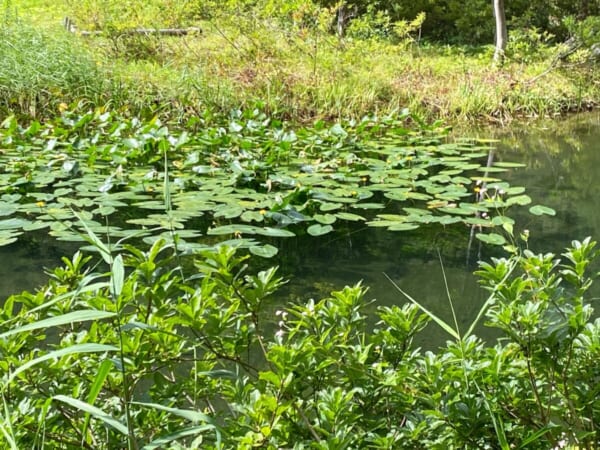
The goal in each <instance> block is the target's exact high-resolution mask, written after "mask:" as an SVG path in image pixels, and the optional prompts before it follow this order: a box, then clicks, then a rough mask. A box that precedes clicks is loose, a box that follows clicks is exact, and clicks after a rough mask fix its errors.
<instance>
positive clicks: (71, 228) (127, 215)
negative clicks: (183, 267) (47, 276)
mask: <svg viewBox="0 0 600 450" xmlns="http://www.w3.org/2000/svg"><path fill="white" fill-rule="evenodd" d="M210 120H213V123H207V121H210ZM214 122H215V119H210V118H208V119H202V118H196V119H195V120H193V121H191V122H190V123H188V126H187V130H184V131H178V132H172V131H171V130H169V128H168V127H167V126H166V125H165V124H162V123H161V122H160V121H159V120H158V119H153V120H150V121H148V122H144V121H141V120H139V119H137V118H133V119H129V118H126V117H122V116H119V115H118V114H117V113H115V112H110V111H106V112H105V111H103V110H96V111H90V112H87V113H83V114H81V113H79V114H77V113H72V112H67V111H65V112H64V113H63V114H62V115H61V116H60V117H59V118H58V119H57V120H54V121H50V122H47V123H44V124H41V123H39V122H36V121H32V122H31V123H29V124H28V125H27V126H23V125H21V124H20V123H19V122H18V121H17V120H16V119H15V118H14V117H9V118H8V119H6V120H5V121H4V122H3V124H2V129H1V130H0V142H1V143H2V147H3V150H2V153H1V154H0V161H2V163H3V171H2V173H0V185H1V187H0V215H1V216H4V217H5V219H3V220H0V244H1V245H7V244H10V243H12V242H14V241H15V240H16V239H17V238H18V236H19V235H20V234H21V233H23V232H28V231H32V230H39V229H45V228H48V229H49V233H50V234H51V235H53V236H55V237H56V238H57V239H67V240H81V237H80V235H81V233H82V232H84V230H83V229H82V227H81V226H80V225H78V220H77V219H76V217H75V215H76V214H78V215H79V217H81V219H82V220H83V221H84V223H85V224H86V226H87V227H89V228H90V229H92V230H94V231H96V232H102V233H104V232H105V231H106V227H107V226H110V234H111V235H112V236H114V237H118V238H121V237H125V236H136V237H138V238H143V239H144V240H145V241H146V242H147V243H151V242H154V241H155V240H156V239H157V237H159V236H163V237H166V238H167V239H171V238H172V236H171V232H172V231H173V230H176V231H177V234H178V236H179V238H180V241H179V243H180V245H182V246H185V245H188V246H190V247H195V248H203V247H204V244H202V243H199V242H198V238H199V237H200V236H203V235H208V236H214V237H219V236H226V237H230V238H243V239H242V240H239V242H238V245H240V244H242V243H243V244H245V245H246V246H247V247H249V248H251V249H254V251H255V252H257V253H258V252H260V253H263V254H264V255H269V254H273V252H274V251H275V249H274V247H273V246H270V247H266V248H265V247H264V246H263V247H261V246H260V242H259V241H258V240H257V239H258V238H259V237H261V236H262V237H269V238H274V237H287V236H294V235H295V234H304V233H306V234H309V235H312V236H319V235H323V234H326V233H330V232H332V231H334V229H335V227H336V226H337V224H339V223H343V222H348V221H350V222H362V223H364V224H365V225H366V226H372V227H385V228H387V229H388V230H392V231H402V230H412V229H415V228H418V227H419V226H421V225H423V224H439V225H442V226H448V225H452V224H456V223H462V224H464V225H467V226H471V227H475V228H476V229H477V230H480V232H479V233H477V237H478V238H480V239H482V240H483V241H485V242H490V243H496V244H503V243H504V239H503V238H501V236H500V235H499V234H497V233H494V234H488V233H485V230H491V229H493V228H494V227H498V226H504V227H509V226H511V224H512V221H511V219H510V218H508V217H507V216H506V213H507V211H508V208H509V207H511V206H513V205H527V204H529V203H531V199H530V198H529V197H528V196H527V195H526V194H524V188H522V187H515V186H510V185H509V184H508V183H507V182H506V181H502V180H501V179H500V178H498V174H500V173H501V172H504V171H507V170H509V169H511V168H515V167H519V166H520V165H519V164H513V163H510V162H506V161H502V160H499V161H494V160H493V159H492V158H491V156H492V154H493V147H491V143H490V142H482V141H479V142H475V141H467V140H451V139H448V138H447V136H446V131H447V130H445V129H444V128H443V127H441V126H440V125H439V124H437V125H434V126H433V127H431V126H427V125H425V124H424V123H422V122H421V123H419V119H418V117H416V116H414V115H410V114H409V113H408V112H403V113H402V114H400V115H395V116H386V117H365V118H364V119H363V120H361V121H359V122H355V121H349V122H346V123H336V124H333V125H328V124H325V123H324V122H317V123H316V124H315V125H314V126H313V127H310V128H297V129H294V128H292V127H290V126H289V125H288V124H285V123H281V122H278V121H274V120H270V119H269V118H268V117H266V116H265V115H264V114H263V113H261V112H260V111H258V110H253V111H244V112H241V111H237V112H234V113H232V115H231V116H230V117H228V118H226V120H223V119H219V120H216V123H214ZM531 211H532V213H534V214H553V211H552V210H551V209H549V208H545V207H541V206H535V207H533V208H532V209H531ZM259 248H261V250H259Z"/></svg>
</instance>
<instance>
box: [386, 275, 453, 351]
mask: <svg viewBox="0 0 600 450" xmlns="http://www.w3.org/2000/svg"><path fill="white" fill-rule="evenodd" d="M383 275H384V276H385V277H386V278H387V279H388V280H389V282H390V283H392V285H393V286H394V287H395V288H396V289H397V290H398V292H400V293H401V294H402V295H404V296H405V297H406V298H407V299H408V300H409V301H411V302H412V303H414V304H415V305H417V306H418V307H419V308H420V309H421V311H423V312H424V313H425V314H427V315H428V316H429V317H430V318H431V320H433V321H434V322H435V323H437V324H438V325H439V326H440V327H441V328H442V329H443V330H444V331H446V332H447V333H448V334H449V335H450V336H452V337H453V338H454V339H456V340H457V341H459V340H460V336H459V335H458V333H457V332H456V330H454V329H453V328H452V327H451V326H450V325H448V324H447V323H446V322H445V321H444V320H443V319H441V318H439V317H438V316H436V315H435V314H434V313H432V312H431V311H429V310H428V309H427V308H425V307H424V306H423V305H422V304H420V303H419V302H418V301H416V300H415V299H414V298H412V297H411V296H410V295H408V294H407V293H406V292H404V291H403V290H402V289H401V288H400V286H398V285H397V284H396V283H395V282H394V280H392V279H391V278H390V277H389V276H388V274H387V273H385V272H384V273H383Z"/></svg>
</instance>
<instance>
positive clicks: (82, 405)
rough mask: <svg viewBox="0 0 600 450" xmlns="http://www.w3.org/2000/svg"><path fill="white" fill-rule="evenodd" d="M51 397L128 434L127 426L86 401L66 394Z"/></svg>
mask: <svg viewBox="0 0 600 450" xmlns="http://www.w3.org/2000/svg"><path fill="white" fill-rule="evenodd" d="M52 398H53V399H54V400H58V401H60V402H63V403H66V404H67V405H71V406H73V407H74V408H77V409H78V410H80V411H83V412H84V413H87V414H90V415H91V416H93V417H95V418H96V419H100V420H101V421H102V422H104V424H105V425H108V426H109V427H112V428H114V429H115V430H117V431H118V432H119V433H121V434H124V435H125V436H127V435H128V434H129V432H128V431H127V427H126V426H125V425H124V424H123V423H121V422H119V421H118V420H117V419H115V418H114V417H112V416H110V415H108V414H107V413H105V412H104V411H102V410H101V409H100V408H98V407H96V406H93V405H90V404H89V403H86V402H82V401H81V400H77V399H76V398H73V397H67V396H66V395H55V396H54V397H52Z"/></svg>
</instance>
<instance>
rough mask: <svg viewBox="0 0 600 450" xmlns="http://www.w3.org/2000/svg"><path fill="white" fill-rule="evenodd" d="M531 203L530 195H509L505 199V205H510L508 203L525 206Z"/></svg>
mask: <svg viewBox="0 0 600 450" xmlns="http://www.w3.org/2000/svg"><path fill="white" fill-rule="evenodd" d="M530 203H531V197H529V195H525V194H523V195H517V196H516V197H510V198H509V199H508V200H506V205H507V206H510V205H520V206H525V205H528V204H530Z"/></svg>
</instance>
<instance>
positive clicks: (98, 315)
mask: <svg viewBox="0 0 600 450" xmlns="http://www.w3.org/2000/svg"><path fill="white" fill-rule="evenodd" d="M114 316H115V313H113V312H109V311H99V310H97V309H84V310H80V311H73V312H70V313H66V314H62V315H60V316H56V317H51V318H49V319H44V320H39V321H37V322H33V323H30V324H27V325H23V326H22V327H17V328H13V329H12V330H9V331H6V332H4V333H2V334H0V339H2V338H6V337H8V336H12V335H13V334H19V333H23V332H25V331H33V330H39V329H40V328H50V327H56V326H59V325H64V324H67V323H76V322H86V321H88V320H101V319H106V318H108V317H114Z"/></svg>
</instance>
